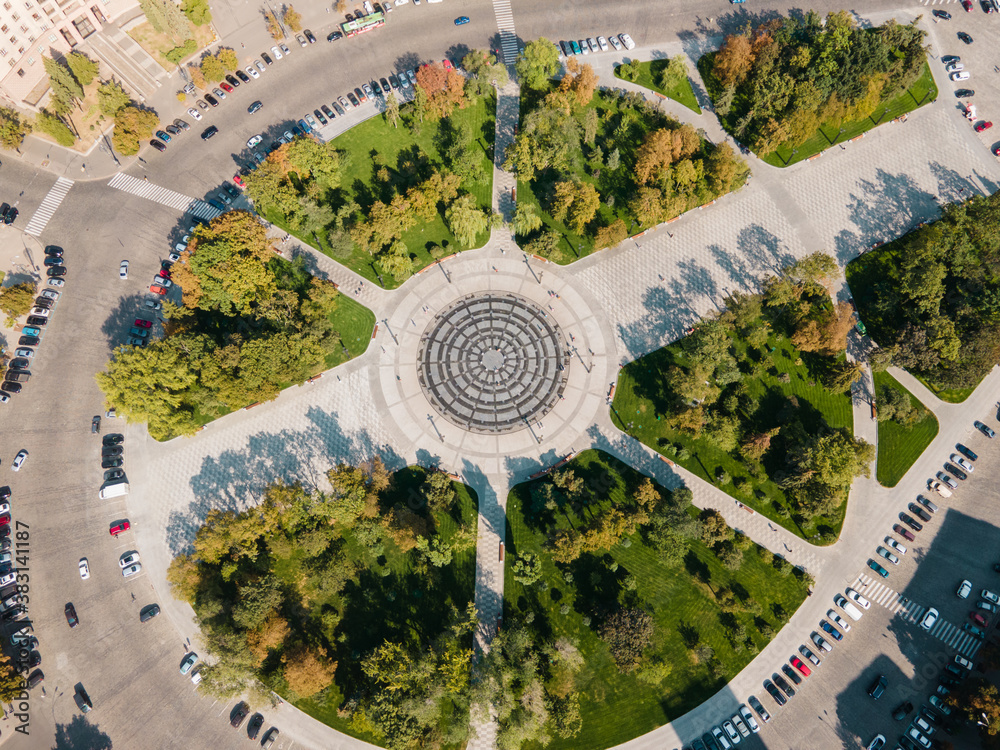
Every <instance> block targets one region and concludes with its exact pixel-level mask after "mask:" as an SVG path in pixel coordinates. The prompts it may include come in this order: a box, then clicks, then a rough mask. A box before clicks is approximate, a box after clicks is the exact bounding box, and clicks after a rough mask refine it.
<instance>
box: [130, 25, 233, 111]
mask: <svg viewBox="0 0 1000 750" xmlns="http://www.w3.org/2000/svg"><path fill="white" fill-rule="evenodd" d="M188 29H189V31H190V33H191V34H192V35H193V37H194V42H195V50H200V49H204V48H205V47H207V46H208V45H209V44H211V43H212V42H213V41H214V40H215V33H214V32H213V31H212V27H211V25H210V24H205V25H204V26H195V25H194V24H193V23H191V22H190V21H189V22H188ZM128 35H129V36H130V37H132V39H134V40H135V42H136V43H137V44H138V45H139V46H140V47H142V48H143V49H144V50H146V52H148V53H149V54H150V56H151V57H152V58H153V59H154V60H156V62H158V63H159V64H160V65H161V66H162V67H163V69H164V70H167V71H172V70H176V69H177V64H176V63H172V62H170V60H168V59H167V57H166V55H167V53H168V52H170V50H172V49H174V48H176V47H179V46H181V45H182V44H183V43H184V41H185V40H183V39H180V38H179V37H173V36H171V35H169V34H164V33H161V32H159V31H157V30H156V29H154V28H153V26H152V24H150V23H149V22H146V23H141V24H139V25H138V26H133V27H132V28H131V29H129V30H128ZM178 88H180V87H178ZM185 106H186V105H185Z"/></svg>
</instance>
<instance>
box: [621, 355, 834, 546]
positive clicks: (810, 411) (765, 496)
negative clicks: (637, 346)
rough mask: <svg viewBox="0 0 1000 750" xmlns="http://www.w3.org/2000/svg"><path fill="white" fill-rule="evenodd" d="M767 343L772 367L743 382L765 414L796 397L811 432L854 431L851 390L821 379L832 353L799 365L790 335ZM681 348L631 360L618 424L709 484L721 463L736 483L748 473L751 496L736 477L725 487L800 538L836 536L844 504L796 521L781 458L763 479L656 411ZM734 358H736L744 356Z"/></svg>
mask: <svg viewBox="0 0 1000 750" xmlns="http://www.w3.org/2000/svg"><path fill="white" fill-rule="evenodd" d="M733 344H734V346H735V347H736V348H737V350H738V351H745V350H746V344H745V342H743V341H741V340H739V339H735V338H734V340H733ZM768 346H769V348H770V347H773V348H774V351H773V358H772V360H771V362H772V365H773V366H772V368H769V369H768V370H766V371H765V372H764V373H763V374H762V375H761V376H760V377H758V378H754V377H751V376H750V375H746V376H744V378H743V380H742V382H743V383H745V384H746V385H747V387H748V389H749V391H750V392H751V393H752V394H754V395H755V396H758V397H759V398H760V400H761V403H762V405H767V407H768V408H764V406H762V408H761V410H760V411H761V412H765V413H766V414H767V415H768V416H769V417H774V415H777V414H778V413H779V412H780V410H782V409H784V408H786V407H787V405H788V404H789V399H790V398H791V397H794V398H795V399H796V400H797V401H798V404H799V407H798V410H799V413H800V417H801V419H802V421H803V424H804V425H805V426H806V427H807V429H810V428H811V429H817V428H819V427H820V426H821V425H822V424H823V423H824V422H825V423H826V424H827V425H829V426H830V427H833V428H840V427H845V428H847V429H848V430H852V429H853V426H854V417H853V412H852V410H851V399H850V396H849V395H848V394H847V393H831V392H830V391H828V390H827V389H826V388H824V387H823V385H822V384H821V377H820V376H821V374H822V372H821V368H822V367H823V364H824V360H825V359H828V358H820V357H815V356H810V355H805V357H803V358H802V359H801V363H799V362H800V353H799V352H798V351H797V350H796V349H795V348H794V347H793V346H792V344H791V341H790V340H789V339H788V338H785V337H781V338H780V339H779V338H777V337H775V336H772V337H771V339H769V341H768ZM677 351H679V350H678V348H677V344H672V345H671V346H668V347H665V348H663V349H658V350H657V351H655V352H652V353H650V354H647V355H646V356H645V357H641V358H640V359H637V360H635V361H633V362H630V363H629V364H627V365H626V366H625V367H624V369H622V371H621V373H620V374H619V377H618V388H617V390H616V391H615V398H614V403H613V404H612V406H611V416H612V419H613V421H614V423H615V424H616V425H617V426H618V427H619V428H621V429H622V430H624V431H625V432H627V433H629V434H630V435H632V436H633V437H635V438H637V439H639V440H641V441H642V442H643V443H645V444H646V445H648V446H649V447H650V448H652V449H653V450H655V451H657V452H659V453H661V454H664V455H667V456H668V457H670V458H671V460H674V461H677V463H679V464H680V465H681V466H683V467H684V468H685V469H687V470H688V471H691V472H693V473H694V474H696V475H698V476H699V477H701V478H702V479H705V480H706V481H708V482H711V483H713V484H714V483H715V474H716V469H718V468H719V467H721V468H723V469H725V471H727V472H728V473H729V475H730V476H732V477H733V479H734V480H736V481H739V480H738V479H737V478H739V477H742V478H744V479H745V481H746V482H748V484H749V488H750V490H751V491H749V492H747V493H744V494H739V493H738V492H737V491H736V486H735V484H734V483H733V482H730V483H728V484H725V485H723V486H721V487H720V489H721V490H723V491H724V492H727V493H729V494H730V495H732V496H733V497H734V498H736V499H738V500H740V501H741V502H744V503H746V504H747V505H749V506H751V507H752V508H754V509H755V510H757V511H758V512H760V513H762V514H763V515H765V516H767V517H768V518H769V519H771V520H772V521H774V522H775V523H778V524H781V525H782V526H784V527H785V528H786V529H788V530H789V531H792V532H793V533H795V534H797V535H798V536H800V537H802V538H803V539H808V540H809V541H811V542H812V543H814V544H824V543H832V542H833V541H835V540H836V537H837V535H838V534H839V533H840V527H841V525H842V524H843V521H844V505H841V507H840V508H839V509H838V510H837V512H836V513H834V514H831V515H830V516H826V517H824V516H818V517H816V518H814V519H813V520H812V521H811V522H808V523H803V524H802V525H799V523H798V522H797V521H796V519H795V516H794V512H793V511H792V509H791V505H790V502H789V500H788V498H786V496H785V493H784V491H783V490H782V489H781V488H780V487H779V486H778V484H777V483H776V482H775V481H774V480H773V479H772V478H771V477H773V476H775V475H776V474H777V473H778V472H779V471H782V470H783V466H784V464H783V460H781V459H780V458H779V457H777V456H775V457H773V458H770V459H766V460H765V464H768V461H771V462H772V465H768V466H767V468H768V474H769V476H767V477H765V478H764V479H763V480H761V479H760V478H758V477H755V476H753V475H752V474H751V473H750V472H749V470H748V468H747V466H746V464H744V463H743V461H742V460H739V459H737V458H734V457H733V456H732V455H730V454H729V453H726V452H724V451H722V450H720V449H719V448H717V447H716V446H714V445H713V444H711V443H710V442H708V441H707V440H704V439H701V438H699V439H694V438H692V437H691V436H690V435H688V434H686V433H682V432H679V431H676V430H672V429H670V428H669V427H668V426H667V423H666V421H665V420H664V419H663V418H662V412H661V411H660V410H658V408H657V401H656V394H658V393H659V392H660V391H661V387H662V384H661V382H660V375H661V373H663V372H666V370H667V369H668V368H669V367H670V366H671V365H672V364H673V363H674V357H675V353H676V352H677ZM737 358H738V359H739V355H738V357H737ZM785 373H787V374H788V376H789V382H787V383H784V382H782V375H783V374H785ZM751 426H752V427H754V428H755V429H757V428H759V429H768V428H770V427H771V426H773V425H771V424H770V423H768V424H766V425H751ZM673 448H683V449H686V450H687V451H688V453H689V454H690V457H688V458H681V457H678V456H677V455H676V454H675V452H674V451H673ZM772 453H774V451H773V450H772ZM845 504H846V503H845ZM817 535H821V536H817ZM821 537H822V538H821Z"/></svg>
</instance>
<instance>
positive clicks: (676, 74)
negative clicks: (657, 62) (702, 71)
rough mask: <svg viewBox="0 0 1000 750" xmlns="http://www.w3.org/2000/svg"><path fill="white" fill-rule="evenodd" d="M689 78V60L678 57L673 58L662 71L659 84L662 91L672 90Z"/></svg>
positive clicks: (682, 56)
mask: <svg viewBox="0 0 1000 750" xmlns="http://www.w3.org/2000/svg"><path fill="white" fill-rule="evenodd" d="M687 77H688V67H687V58H686V57H685V56H684V55H677V56H675V57H671V58H670V60H669V61H668V62H667V65H666V66H665V67H664V68H663V70H661V71H660V78H659V81H657V83H659V84H660V88H661V89H664V90H670V89H673V88H675V87H676V86H679V85H680V84H681V83H683V82H684V81H686V80H687Z"/></svg>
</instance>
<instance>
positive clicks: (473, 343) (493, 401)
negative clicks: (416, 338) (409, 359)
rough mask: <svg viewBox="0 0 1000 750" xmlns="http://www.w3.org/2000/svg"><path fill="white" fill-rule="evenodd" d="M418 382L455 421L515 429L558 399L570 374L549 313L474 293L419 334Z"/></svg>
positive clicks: (488, 429) (484, 429) (503, 295)
mask: <svg viewBox="0 0 1000 750" xmlns="http://www.w3.org/2000/svg"><path fill="white" fill-rule="evenodd" d="M417 363H418V365H417V366H418V367H419V373H418V379H419V381H420V387H421V388H422V389H423V392H424V395H425V396H426V397H427V400H428V401H430V403H431V404H432V406H433V407H434V409H435V410H437V411H438V413H440V414H441V415H442V416H443V417H445V418H446V419H447V420H448V421H449V422H451V423H452V424H454V425H456V426H457V427H461V428H462V429H464V430H468V431H470V432H478V433H503V432H514V431H516V430H522V429H525V428H527V427H528V424H529V422H530V421H531V420H537V419H541V418H542V417H543V416H544V415H545V414H547V413H548V412H549V411H551V410H552V408H553V407H554V406H555V405H556V404H557V403H558V402H559V399H560V397H561V396H562V392H563V389H564V388H565V387H566V377H567V375H568V374H569V352H568V351H567V350H566V347H565V344H564V339H563V335H562V331H561V330H560V328H559V326H558V325H557V324H556V322H555V321H554V320H553V319H552V317H551V316H550V315H549V314H548V312H547V311H546V310H544V309H543V308H541V307H539V306H538V305H536V304H535V303H534V302H530V301H528V300H527V299H525V298H523V297H521V296H518V295H516V294H511V293H509V292H478V293H475V294H469V295H466V296H465V297H463V298H461V299H460V300H458V301H456V302H455V303H454V304H452V305H451V306H449V307H448V308H446V309H445V310H443V311H442V312H440V313H438V314H437V315H436V316H435V317H434V319H433V320H432V321H431V322H430V325H428V326H427V329H426V330H425V331H424V333H423V335H422V336H421V337H420V348H419V354H418V356H417Z"/></svg>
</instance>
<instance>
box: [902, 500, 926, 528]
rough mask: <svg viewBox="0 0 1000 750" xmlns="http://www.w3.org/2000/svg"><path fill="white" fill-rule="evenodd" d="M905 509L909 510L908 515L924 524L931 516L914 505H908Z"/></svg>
mask: <svg viewBox="0 0 1000 750" xmlns="http://www.w3.org/2000/svg"><path fill="white" fill-rule="evenodd" d="M906 507H907V508H908V509H909V511H910V513H912V514H913V515H915V516H917V518H919V519H920V520H921V521H924V522H925V523H926V522H927V521H930V520H931V514H930V513H928V512H927V511H926V510H924V509H923V508H921V507H920V506H919V505H917V504H916V503H910V504H909V505H907V506H906Z"/></svg>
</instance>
